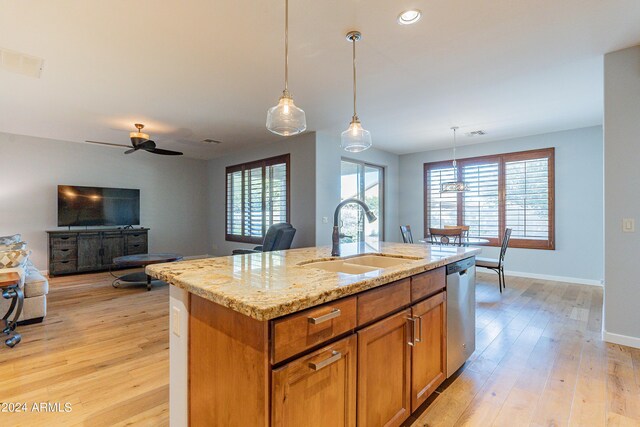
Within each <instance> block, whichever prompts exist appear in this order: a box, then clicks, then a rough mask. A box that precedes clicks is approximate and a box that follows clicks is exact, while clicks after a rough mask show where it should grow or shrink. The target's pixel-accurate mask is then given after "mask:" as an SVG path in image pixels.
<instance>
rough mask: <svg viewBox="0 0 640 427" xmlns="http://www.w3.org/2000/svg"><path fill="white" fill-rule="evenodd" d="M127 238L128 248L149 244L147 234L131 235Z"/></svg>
mask: <svg viewBox="0 0 640 427" xmlns="http://www.w3.org/2000/svg"><path fill="white" fill-rule="evenodd" d="M125 238H126V244H127V246H129V245H140V244H146V243H147V233H129V234H126V237H125Z"/></svg>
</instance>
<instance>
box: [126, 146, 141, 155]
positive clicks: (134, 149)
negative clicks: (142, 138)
mask: <svg viewBox="0 0 640 427" xmlns="http://www.w3.org/2000/svg"><path fill="white" fill-rule="evenodd" d="M135 151H138V148H137V147H134V148H132V149H130V150H127V151H125V152H124V154H131V153H133V152H135Z"/></svg>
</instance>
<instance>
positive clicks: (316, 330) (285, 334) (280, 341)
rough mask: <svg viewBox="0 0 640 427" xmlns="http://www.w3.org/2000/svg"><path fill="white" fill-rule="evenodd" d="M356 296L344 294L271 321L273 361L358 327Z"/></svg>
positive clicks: (290, 355)
mask: <svg viewBox="0 0 640 427" xmlns="http://www.w3.org/2000/svg"><path fill="white" fill-rule="evenodd" d="M355 327H356V297H355V296H353V297H349V298H344V299H341V300H337V301H332V302H329V303H327V304H323V305H321V306H319V307H314V308H312V309H309V310H304V311H301V312H299V313H295V314H292V315H289V316H286V317H283V318H281V319H276V320H274V321H273V322H272V337H273V352H272V359H271V360H272V363H278V362H281V361H283V360H285V359H288V358H289V357H292V356H295V355H296V354H299V353H301V352H303V351H305V350H307V349H309V348H312V347H315V346H317V345H320V344H322V343H324V342H327V341H329V340H330V339H331V338H334V337H337V336H340V335H342V334H345V333H347V332H349V331H350V330H353V329H355Z"/></svg>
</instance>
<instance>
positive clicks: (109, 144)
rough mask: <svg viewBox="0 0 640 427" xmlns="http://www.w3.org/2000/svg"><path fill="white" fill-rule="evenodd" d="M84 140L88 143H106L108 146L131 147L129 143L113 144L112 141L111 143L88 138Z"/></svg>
mask: <svg viewBox="0 0 640 427" xmlns="http://www.w3.org/2000/svg"><path fill="white" fill-rule="evenodd" d="M84 142H88V143H89V144H100V145H108V146H111V147H124V148H129V147H131V146H130V145H124V144H114V143H112V142H102V141H89V140H85V141H84Z"/></svg>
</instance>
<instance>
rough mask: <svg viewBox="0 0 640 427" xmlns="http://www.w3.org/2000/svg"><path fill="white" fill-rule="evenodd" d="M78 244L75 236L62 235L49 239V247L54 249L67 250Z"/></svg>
mask: <svg viewBox="0 0 640 427" xmlns="http://www.w3.org/2000/svg"><path fill="white" fill-rule="evenodd" d="M77 244H78V240H77V238H76V235H75V234H63V235H58V236H56V237H52V238H51V247H52V248H54V249H56V248H69V247H74V246H76V245H77Z"/></svg>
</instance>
